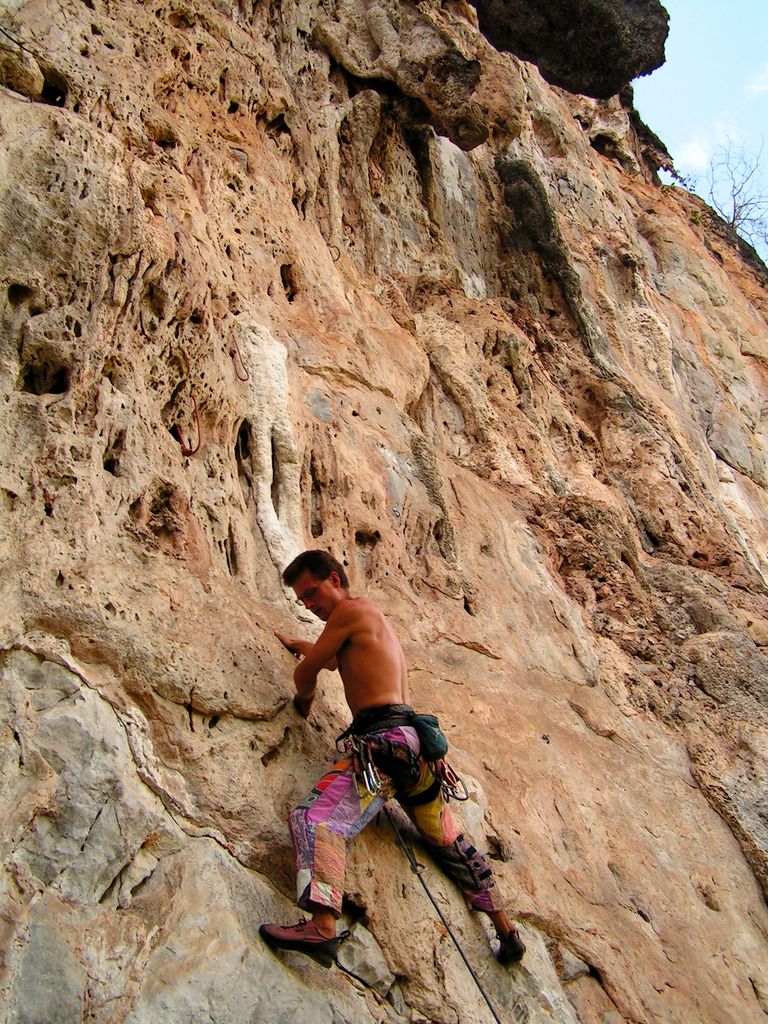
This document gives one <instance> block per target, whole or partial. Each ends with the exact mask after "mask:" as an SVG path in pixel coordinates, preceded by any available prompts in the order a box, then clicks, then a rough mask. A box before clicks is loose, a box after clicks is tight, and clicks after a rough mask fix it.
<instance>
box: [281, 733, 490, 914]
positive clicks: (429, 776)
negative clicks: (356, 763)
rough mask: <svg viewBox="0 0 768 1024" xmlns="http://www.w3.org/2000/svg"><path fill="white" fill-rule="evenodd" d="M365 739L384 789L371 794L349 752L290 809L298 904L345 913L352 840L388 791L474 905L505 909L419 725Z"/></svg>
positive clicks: (485, 860) (484, 908)
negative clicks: (428, 755)
mask: <svg viewBox="0 0 768 1024" xmlns="http://www.w3.org/2000/svg"><path fill="white" fill-rule="evenodd" d="M366 740H367V741H368V745H369V749H370V751H371V755H372V759H373V762H374V764H375V765H376V767H377V769H378V770H379V772H380V773H381V775H382V782H383V786H382V790H381V792H380V793H378V794H377V795H376V796H371V795H370V793H368V792H367V791H366V790H365V788H364V787H362V786H361V785H360V784H359V783H358V781H357V780H356V778H355V774H354V770H353V764H352V757H351V756H349V757H345V758H343V759H342V760H341V761H339V762H337V764H335V765H334V766H333V768H332V769H331V770H330V771H329V772H328V774H327V775H324V776H323V778H322V779H320V781H319V782H318V783H317V785H316V786H315V787H314V789H313V790H312V792H311V793H310V794H309V796H308V797H307V798H306V800H304V801H303V803H301V804H300V805H299V806H298V807H297V808H296V810H295V811H292V812H291V816H290V819H289V820H290V826H291V835H292V837H293V845H294V849H295V851H296V870H297V878H296V885H297V890H298V901H297V902H298V904H299V906H300V907H303V908H304V909H306V910H312V909H315V908H317V907H327V908H328V909H329V910H332V911H333V912H334V913H335V914H337V915H338V914H340V913H341V901H342V896H343V894H344V872H345V865H346V844H347V840H349V839H351V838H352V837H353V836H356V835H357V834H358V832H361V831H362V830H363V829H364V828H365V826H366V825H367V824H369V822H370V821H371V820H372V819H373V818H374V817H375V816H376V815H377V814H378V812H379V811H380V810H381V808H382V807H383V806H384V803H385V801H386V799H387V798H388V797H390V796H395V797H396V798H397V799H398V800H399V801H400V803H401V805H402V807H403V809H404V810H405V811H406V813H407V814H408V817H409V818H410V819H411V821H412V822H413V823H414V825H415V826H416V828H417V829H418V830H419V833H420V834H421V836H422V838H423V839H424V841H425V842H426V843H427V845H428V846H429V849H430V850H431V852H432V853H433V855H434V856H435V858H436V859H437V860H438V862H439V863H440V864H441V866H442V867H443V869H444V871H445V872H446V874H448V875H450V877H451V878H453V879H454V880H455V881H456V882H457V883H458V885H459V886H460V888H461V890H462V892H463V893H464V897H465V899H466V900H467V903H468V904H469V906H470V907H471V908H472V909H473V910H483V911H485V912H486V913H493V912H494V911H496V910H500V909H501V906H502V905H501V903H500V901H499V897H498V893H497V889H496V882H495V880H494V877H493V873H492V871H491V867H490V864H489V863H488V861H487V859H486V858H485V857H484V856H483V855H482V854H481V853H478V852H477V850H476V849H475V848H474V846H472V845H471V843H469V842H468V841H467V840H466V839H465V838H464V836H463V835H462V833H461V832H460V830H459V828H458V826H457V825H456V823H455V821H454V819H453V815H452V814H451V812H450V810H449V809H448V805H447V804H446V802H445V800H444V799H443V796H442V794H441V792H440V787H439V785H438V784H437V783H436V780H435V776H434V773H433V772H432V769H431V768H430V766H429V764H428V763H427V762H426V761H424V760H422V758H421V757H420V756H419V739H418V736H417V734H416V730H415V729H413V728H411V727H410V726H397V727H395V728H389V729H384V730H382V731H380V732H372V733H369V734H368V735H367V736H366ZM359 790H362V794H361V792H359ZM420 798H421V799H420Z"/></svg>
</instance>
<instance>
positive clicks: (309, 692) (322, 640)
mask: <svg viewBox="0 0 768 1024" xmlns="http://www.w3.org/2000/svg"><path fill="white" fill-rule="evenodd" d="M357 618H358V614H357V611H356V609H355V606H354V604H352V602H347V601H345V602H344V603H342V604H340V605H337V606H336V608H334V610H333V612H332V613H331V617H330V618H329V619H328V621H327V622H326V624H325V629H324V630H323V632H322V633H321V634H320V636H319V637H318V639H317V641H316V642H315V643H314V644H312V645H311V646H310V648H309V650H308V651H306V653H305V654H304V658H303V659H302V661H300V662H299V664H298V665H297V666H296V670H295V671H294V673H293V681H294V683H295V684H296V692H297V694H298V696H299V697H300V698H301V699H302V700H309V699H311V698H313V697H314V695H315V687H316V686H317V676H318V673H319V672H320V671H321V669H323V668H327V667H328V665H329V663H330V662H333V663H334V664H335V663H336V655H337V654H338V652H339V651H340V650H341V648H342V647H343V646H344V644H345V643H347V641H348V640H349V638H350V637H351V636H352V634H353V632H354V630H355V626H356V623H357Z"/></svg>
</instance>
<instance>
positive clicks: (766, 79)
mask: <svg viewBox="0 0 768 1024" xmlns="http://www.w3.org/2000/svg"><path fill="white" fill-rule="evenodd" d="M744 92H745V93H746V94H747V96H762V95H763V93H766V92H768V63H766V64H763V66H762V67H761V68H759V69H758V71H757V72H755V74H754V75H753V76H752V77H751V78H750V80H749V81H748V82H747V84H746V85H745V86H744Z"/></svg>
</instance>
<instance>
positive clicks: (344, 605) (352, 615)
mask: <svg viewBox="0 0 768 1024" xmlns="http://www.w3.org/2000/svg"><path fill="white" fill-rule="evenodd" d="M291 586H292V587H293V590H294V591H295V593H296V596H297V598H298V599H299V601H301V602H302V603H303V604H304V605H305V606H306V607H307V608H308V609H309V610H310V611H311V612H312V613H313V614H315V615H317V617H318V618H319V619H322V620H323V621H324V622H325V629H324V630H323V632H322V633H321V635H320V636H319V637H318V639H317V640H316V641H315V643H314V644H312V643H309V642H307V641H303V640H294V639H292V638H290V637H286V636H282V635H281V634H280V633H278V634H276V635H277V637H278V639H279V640H280V641H281V642H282V643H283V644H284V645H285V646H286V647H287V648H288V650H289V651H291V652H292V653H294V654H297V655H299V656H302V655H303V658H302V660H301V662H300V663H299V665H298V666H297V667H296V671H295V672H294V682H295V683H296V693H297V697H296V706H297V708H298V709H299V711H301V713H302V714H304V715H307V714H309V708H310V706H311V703H312V700H313V699H314V695H315V688H316V685H317V676H318V673H319V672H320V671H321V669H323V668H329V669H334V668H338V670H339V673H340V675H341V679H342V682H343V684H344V695H345V697H346V699H347V704H348V705H349V708H350V710H351V712H352V714H353V715H358V714H359V713H360V712H361V711H363V710H365V709H366V708H372V707H380V706H382V705H384V704H407V703H408V676H407V668H406V664H405V655H404V654H403V649H402V647H401V646H400V641H399V640H398V639H397V637H396V636H395V634H394V633H393V631H392V628H391V626H390V625H389V623H388V622H387V620H386V619H385V617H384V615H383V613H382V612H381V611H380V610H379V609H378V608H377V607H376V606H375V605H374V604H372V603H371V602H370V601H367V600H366V599H365V598H362V597H351V596H350V594H349V591H348V590H347V589H346V588H345V587H343V586H341V583H340V581H339V579H338V576H337V575H336V573H331V575H330V576H329V577H328V578H327V579H324V580H318V579H316V578H315V577H314V576H312V575H311V573H309V572H308V571H305V572H303V573H302V574H301V575H300V576H299V577H298V578H297V579H296V580H295V581H294V582H293V583H292V584H291Z"/></svg>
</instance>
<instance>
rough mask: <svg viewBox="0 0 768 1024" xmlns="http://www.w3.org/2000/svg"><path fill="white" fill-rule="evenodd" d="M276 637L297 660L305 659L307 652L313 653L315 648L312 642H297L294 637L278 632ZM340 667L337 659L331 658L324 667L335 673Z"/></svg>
mask: <svg viewBox="0 0 768 1024" xmlns="http://www.w3.org/2000/svg"><path fill="white" fill-rule="evenodd" d="M275 636H276V637H277V639H278V640H279V641H280V643H281V644H282V645H283V647H285V649H286V650H287V651H290V652H291V654H294V655H295V656H296V657H297V658H305V657H306V656H307V652H308V651H311V650H312V648H313V647H314V646H315V645H314V644H313V643H312V641H311V640H296V639H294V638H293V637H290V636H285V635H284V634H283V633H277V632H276V633H275ZM338 667H339V666H338V664H337V663H336V659H335V658H331V659H330V660H329V661H328V662H326V664H325V665H323V668H326V669H328V671H329V672H335V671H336V669H337V668H338Z"/></svg>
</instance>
